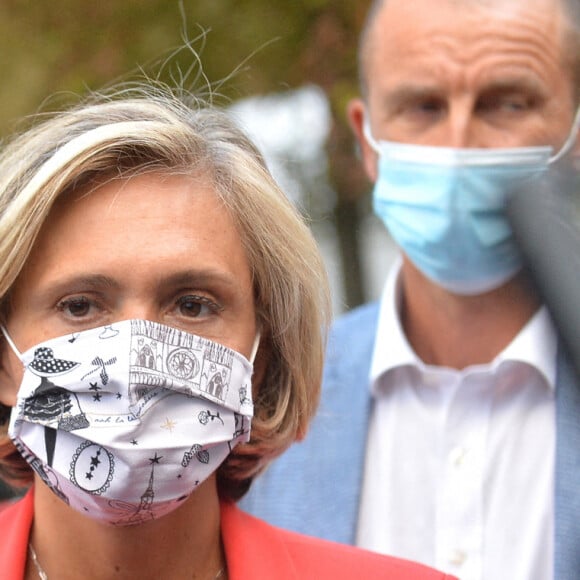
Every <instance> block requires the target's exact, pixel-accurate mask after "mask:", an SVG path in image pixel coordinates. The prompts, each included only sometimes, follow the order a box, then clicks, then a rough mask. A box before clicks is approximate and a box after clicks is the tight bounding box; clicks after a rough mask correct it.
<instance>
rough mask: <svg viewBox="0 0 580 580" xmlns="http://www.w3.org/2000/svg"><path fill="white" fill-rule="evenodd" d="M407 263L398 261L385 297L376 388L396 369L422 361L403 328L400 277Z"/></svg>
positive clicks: (374, 360)
mask: <svg viewBox="0 0 580 580" xmlns="http://www.w3.org/2000/svg"><path fill="white" fill-rule="evenodd" d="M402 264H403V260H402V258H401V257H400V256H398V257H397V259H396V261H395V263H394V264H393V266H392V268H391V269H390V271H389V274H388V276H387V280H386V282H385V287H384V289H383V293H382V296H381V306H380V310H379V320H378V324H377V336H376V340H375V347H374V351H373V357H372V359H371V368H370V382H371V385H373V384H374V383H375V382H376V380H377V379H378V378H379V376H381V375H383V374H384V373H386V372H388V371H390V370H391V369H394V368H396V367H400V366H405V365H412V366H417V365H420V364H421V361H420V360H419V358H418V357H417V355H416V354H415V352H414V351H413V349H412V348H411V345H410V344H409V342H408V341H407V337H406V336H405V333H404V331H403V328H402V326H401V319H400V316H399V311H400V307H401V300H402V292H401V284H400V273H401V267H402Z"/></svg>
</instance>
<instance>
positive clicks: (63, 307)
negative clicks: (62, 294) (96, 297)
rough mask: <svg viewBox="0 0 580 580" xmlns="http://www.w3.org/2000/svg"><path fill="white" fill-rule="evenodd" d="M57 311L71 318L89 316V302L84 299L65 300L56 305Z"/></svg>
mask: <svg viewBox="0 0 580 580" xmlns="http://www.w3.org/2000/svg"><path fill="white" fill-rule="evenodd" d="M58 309H59V310H60V311H61V312H64V313H65V314H68V315H69V316H72V317H73V318H79V317H81V316H86V315H87V314H89V312H90V310H91V302H90V301H89V300H88V299H87V298H84V297H80V298H67V299H66V300H62V301H61V302H59V303H58Z"/></svg>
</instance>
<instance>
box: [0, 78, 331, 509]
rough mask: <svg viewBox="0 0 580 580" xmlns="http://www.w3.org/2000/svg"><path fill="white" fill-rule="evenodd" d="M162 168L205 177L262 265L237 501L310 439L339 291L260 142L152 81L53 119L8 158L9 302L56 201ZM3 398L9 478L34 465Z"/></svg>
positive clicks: (5, 290)
mask: <svg viewBox="0 0 580 580" xmlns="http://www.w3.org/2000/svg"><path fill="white" fill-rule="evenodd" d="M147 172H155V173H160V172H161V173H163V172H168V173H180V174H186V175H192V176H193V175H196V176H199V175H203V176H204V177H206V178H209V180H210V181H211V182H212V183H213V185H214V189H215V191H216V194H217V196H218V197H219V199H220V200H221V201H222V203H223V204H224V207H225V208H226V210H227V211H228V212H229V213H230V214H231V215H232V217H233V219H234V221H235V223H236V225H237V228H238V230H239V234H240V236H241V238H242V241H243V244H244V247H245V250H246V253H247V256H248V260H249V263H250V267H251V270H252V276H253V284H254V293H255V302H256V312H257V317H258V321H257V322H258V325H259V327H260V329H261V335H262V339H261V343H260V349H259V352H258V359H259V360H260V361H262V362H263V363H264V373H263V374H261V376H263V379H262V380H261V382H260V384H259V385H254V404H255V410H254V412H255V414H254V419H253V422H252V435H251V439H250V441H249V442H248V443H246V444H243V445H238V446H237V447H236V448H235V449H234V450H233V452H232V453H231V454H230V456H229V457H228V459H227V460H226V461H225V462H224V464H223V465H222V466H221V467H220V468H219V470H218V488H219V491H220V495H221V497H223V498H227V499H234V500H236V499H239V498H240V497H241V496H242V495H243V494H244V493H245V492H246V491H247V489H248V488H249V485H250V484H251V481H252V479H253V478H254V476H255V475H256V474H257V473H259V472H260V471H261V470H262V469H263V468H264V467H265V466H266V465H267V464H268V462H269V461H271V460H272V459H273V458H274V457H276V456H278V455H279V454H280V453H282V452H283V451H284V450H285V449H286V448H287V447H288V446H289V445H290V444H291V443H292V442H293V441H295V440H296V439H299V438H301V437H303V436H304V434H305V432H306V430H307V427H308V424H309V421H310V419H311V418H312V416H313V414H314V412H315V410H316V407H317V404H318V399H319V391H320V381H321V374H322V363H323V353H324V346H325V345H324V342H325V337H326V329H327V326H328V323H329V319H330V305H329V304H330V301H329V291H328V284H327V279H326V273H325V270H324V266H323V262H322V259H321V256H320V254H319V252H318V250H317V246H316V243H315V241H314V238H313V236H312V234H311V232H310V230H309V228H308V226H307V225H306V223H305V222H304V220H303V219H302V217H301V216H300V214H299V213H298V212H297V210H296V209H295V208H294V206H293V205H292V204H291V203H290V202H289V201H288V200H287V198H286V196H285V195H284V194H283V192H282V191H281V190H280V189H279V187H278V186H277V184H276V183H275V181H274V180H273V178H272V176H271V175H270V173H269V172H268V170H267V168H266V166H265V164H264V161H263V159H262V157H261V155H260V153H259V152H258V151H257V149H256V148H255V146H254V145H253V143H252V142H251V141H250V140H249V139H248V138H247V137H246V136H245V134H244V133H243V132H242V131H241V130H240V129H239V128H237V127H236V125H235V124H234V123H233V122H232V120H231V119H230V118H229V117H228V115H227V114H226V113H225V112H224V111H221V110H218V109H215V108H212V107H209V106H206V105H205V104H204V103H202V102H200V101H199V100H197V99H195V98H193V97H191V95H187V94H184V93H182V94H175V93H173V92H171V91H169V90H167V89H164V88H160V87H155V88H154V87H153V86H139V87H133V88H132V89H131V90H123V91H117V92H116V93H113V94H109V95H93V96H92V97H90V99H88V100H86V101H85V102H84V103H82V104H81V105H78V106H76V107H74V108H72V109H69V110H67V111H64V112H61V113H59V114H57V115H55V116H53V117H51V118H49V119H46V120H44V121H42V122H40V124H38V125H37V126H36V127H34V128H32V129H30V130H28V131H26V132H24V133H23V134H22V135H21V136H19V137H17V138H16V139H14V140H13V141H12V142H11V143H10V144H8V145H7V146H5V148H4V152H3V154H2V155H1V156H0V301H1V304H2V312H3V313H4V315H6V313H7V312H8V311H9V293H10V289H11V288H12V286H13V284H14V282H15V280H16V279H17V277H18V275H19V273H20V272H21V270H22V268H23V266H24V264H25V262H26V260H27V258H28V255H29V253H30V251H31V248H32V247H33V245H34V243H35V240H36V237H37V235H38V233H39V230H40V228H41V227H42V225H43V223H44V222H45V221H46V219H47V217H48V215H49V212H50V210H51V207H52V206H53V204H54V203H55V201H56V200H57V199H58V198H59V197H60V196H62V195H64V194H66V193H68V192H70V191H72V190H74V189H78V188H81V187H83V188H84V187H87V186H91V185H92V184H98V183H101V182H103V181H104V180H110V179H116V178H126V177H128V176H132V175H137V174H142V173H147ZM8 414H9V409H8V408H7V407H5V406H2V405H0V476H1V477H3V478H4V479H5V480H6V481H7V482H9V483H11V484H12V485H27V484H29V483H30V482H31V480H32V471H31V469H30V468H29V467H28V465H27V464H26V463H25V462H24V460H23V459H22V457H21V456H20V455H19V454H18V452H17V451H16V450H15V448H14V447H13V445H12V443H11V441H10V440H9V438H8V436H7V416H8Z"/></svg>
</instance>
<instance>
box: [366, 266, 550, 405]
mask: <svg viewBox="0 0 580 580" xmlns="http://www.w3.org/2000/svg"><path fill="white" fill-rule="evenodd" d="M402 263H403V261H402V258H401V256H399V257H398V258H397V259H396V260H395V262H394V264H393V266H392V268H391V269H390V271H389V274H388V276H387V280H386V282H385V286H384V289H383V293H382V295H381V306H380V310H379V319H378V325H377V336H376V340H375V346H374V350H373V356H372V359H371V366H370V373H369V378H370V385H371V391H372V392H373V393H374V394H376V393H377V389H378V384H379V381H378V379H379V377H381V376H382V375H385V374H387V373H388V372H390V371H391V370H393V369H395V368H400V367H403V366H411V367H415V368H418V369H424V368H425V365H424V364H423V362H422V361H421V359H419V357H418V356H417V355H416V354H415V352H414V351H413V348H412V347H411V345H410V344H409V342H408V341H407V337H406V336H405V333H404V331H403V328H402V326H401V317H400V308H401V302H402V291H401V284H400V273H401V267H402ZM556 349H557V339H556V330H555V328H554V324H553V322H552V320H551V318H550V315H549V313H548V311H547V309H546V307H545V306H542V307H541V308H540V309H539V310H538V311H537V312H536V314H534V316H532V318H531V319H530V320H529V321H528V322H527V324H526V325H525V326H524V327H523V328H522V330H521V331H520V332H519V333H518V334H517V335H516V336H515V337H514V339H513V340H512V342H511V343H510V344H508V346H507V347H506V348H505V349H504V350H503V351H502V352H501V353H499V355H498V356H497V357H496V358H495V359H494V360H493V362H492V363H491V364H490V365H489V367H488V368H490V369H494V368H497V367H499V366H500V365H501V364H503V363H506V362H509V363H512V362H515V363H524V364H527V365H529V366H531V367H533V368H535V369H536V370H537V371H539V372H540V373H541V374H542V375H543V377H544V379H545V380H546V383H547V385H548V386H549V387H550V388H551V389H554V388H555V383H556ZM478 366H480V365H478ZM484 366H485V365H484ZM468 371H469V369H464V371H463V372H468Z"/></svg>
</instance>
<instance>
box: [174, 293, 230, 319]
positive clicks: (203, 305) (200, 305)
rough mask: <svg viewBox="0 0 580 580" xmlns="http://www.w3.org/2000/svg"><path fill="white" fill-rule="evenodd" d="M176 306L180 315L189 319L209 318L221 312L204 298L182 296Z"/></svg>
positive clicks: (211, 301) (210, 301)
mask: <svg viewBox="0 0 580 580" xmlns="http://www.w3.org/2000/svg"><path fill="white" fill-rule="evenodd" d="M177 304H178V308H179V312H180V314H183V315H184V316H188V317H190V318H201V317H204V316H209V315H210V314H214V313H216V312H218V311H219V310H221V308H220V306H218V305H217V304H216V303H215V302H214V301H213V300H210V299H209V298H207V297H206V296H196V295H189V296H182V297H181V298H180V299H179V300H178V301H177Z"/></svg>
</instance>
